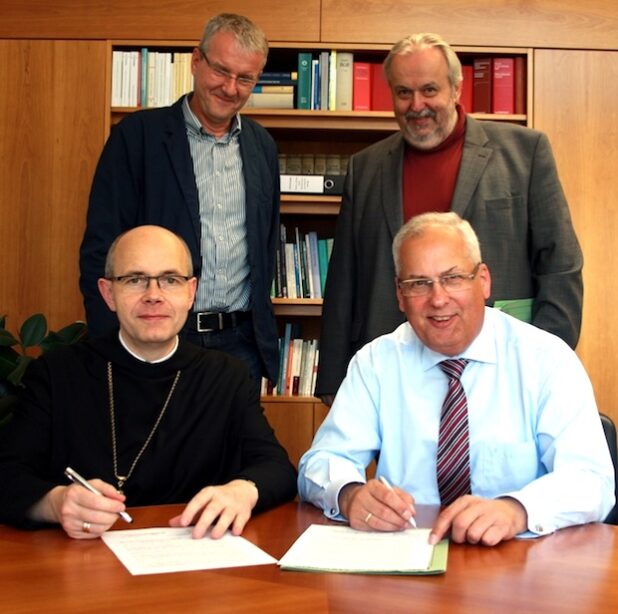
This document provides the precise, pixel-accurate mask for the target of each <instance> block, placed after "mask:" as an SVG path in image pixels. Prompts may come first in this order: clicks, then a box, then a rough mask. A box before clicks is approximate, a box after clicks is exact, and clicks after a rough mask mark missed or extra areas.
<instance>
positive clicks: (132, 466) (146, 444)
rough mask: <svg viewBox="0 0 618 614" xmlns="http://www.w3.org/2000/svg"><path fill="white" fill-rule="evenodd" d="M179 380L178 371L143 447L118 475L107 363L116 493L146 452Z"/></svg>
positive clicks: (114, 422) (110, 376) (110, 382)
mask: <svg viewBox="0 0 618 614" xmlns="http://www.w3.org/2000/svg"><path fill="white" fill-rule="evenodd" d="M179 379H180V370H178V371H177V372H176V377H175V378H174V382H173V383H172V387H171V388H170V391H169V393H168V395H167V399H165V403H164V404H163V407H162V408H161V412H160V413H159V417H158V418H157V420H156V422H155V423H154V426H153V427H152V429H151V431H150V433H149V435H148V437H147V438H146V441H145V442H144V445H143V446H142V448H141V450H140V451H139V452H138V453H137V456H136V457H135V459H134V460H133V463H132V464H131V466H130V467H129V471H128V472H127V474H126V475H118V454H117V447H116V420H115V410H114V382H113V378H112V363H111V362H108V363H107V384H108V389H109V414H110V418H111V423H112V455H113V462H114V476H115V477H116V480H117V481H118V491H119V492H121V493H122V487H123V486H124V484H125V482H126V481H127V480H128V479H129V478H130V477H131V474H132V473H133V470H134V469H135V465H137V461H139V459H140V458H141V456H142V454H143V453H144V450H146V448H147V447H148V444H149V443H150V440H151V439H152V437H153V436H154V434H155V432H156V430H157V428H158V427H159V424H160V422H161V420H162V419H163V415H164V414H165V411H166V409H167V406H168V405H169V403H170V399H171V398H172V395H173V394H174V390H175V388H176V384H177V383H178V380H179Z"/></svg>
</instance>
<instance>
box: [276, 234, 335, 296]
mask: <svg viewBox="0 0 618 614" xmlns="http://www.w3.org/2000/svg"><path fill="white" fill-rule="evenodd" d="M332 251H333V239H332V238H327V239H319V238H318V234H317V232H315V231H310V232H307V233H302V232H300V231H299V229H298V227H296V228H295V229H294V236H293V237H290V240H288V237H287V229H286V227H285V225H283V224H281V234H280V241H279V244H278V245H277V251H276V254H275V259H276V265H275V279H274V281H273V287H272V290H271V296H273V297H275V298H322V297H323V296H324V287H325V285H326V274H327V272H328V262H329V260H330V255H331V253H332Z"/></svg>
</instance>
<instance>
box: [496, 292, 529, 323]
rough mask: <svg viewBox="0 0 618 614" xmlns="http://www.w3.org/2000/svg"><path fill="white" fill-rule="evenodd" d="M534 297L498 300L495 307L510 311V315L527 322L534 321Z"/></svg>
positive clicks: (505, 311) (506, 311)
mask: <svg viewBox="0 0 618 614" xmlns="http://www.w3.org/2000/svg"><path fill="white" fill-rule="evenodd" d="M533 302H534V299H531V298H516V299H511V300H509V301H496V302H495V303H494V308H495V309H499V310H500V311H504V313H508V314H509V315H510V316H513V317H514V318H517V319H518V320H521V321H522V322H527V323H528V324H530V323H531V322H532V303H533Z"/></svg>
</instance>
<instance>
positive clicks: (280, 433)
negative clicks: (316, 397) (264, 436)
mask: <svg viewBox="0 0 618 614" xmlns="http://www.w3.org/2000/svg"><path fill="white" fill-rule="evenodd" d="M263 406H264V413H265V415H266V418H267V419H268V422H269V423H270V426H272V428H273V430H274V431H275V435H276V436H277V439H278V440H279V443H280V444H281V445H282V446H283V447H284V448H285V449H286V450H287V453H288V455H289V457H290V460H291V461H292V464H293V465H294V467H298V461H299V460H300V457H301V456H302V455H303V454H304V453H305V452H306V451H307V450H308V449H309V447H310V446H311V442H312V440H313V433H314V427H313V406H314V404H313V403H312V402H311V401H308V402H306V403H303V402H302V401H289V400H288V401H286V400H284V399H283V398H280V399H276V398H275V399H273V400H272V401H269V402H267V403H264V404H263Z"/></svg>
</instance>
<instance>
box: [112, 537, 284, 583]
mask: <svg viewBox="0 0 618 614" xmlns="http://www.w3.org/2000/svg"><path fill="white" fill-rule="evenodd" d="M191 530H192V528H191V527H187V528H174V527H169V528H168V527H165V528H163V527H162V528H156V529H129V530H125V531H107V533H103V535H102V537H101V539H102V540H103V541H104V542H105V544H106V545H107V547H108V548H109V549H110V550H111V551H112V552H113V553H114V554H115V555H116V556H117V557H118V558H119V559H120V562H121V563H122V564H123V565H124V566H125V567H126V568H127V569H128V570H129V571H130V572H131V573H132V574H133V575H134V576H139V575H144V574H155V573H171V572H175V571H192V570H195V569H219V568H223V567H244V566H247V565H269V564H272V563H276V562H277V559H274V558H273V557H272V556H270V555H269V554H267V553H266V552H264V551H263V550H260V548H258V547H257V546H255V545H253V544H252V543H251V542H250V541H247V540H246V539H244V538H243V537H240V536H238V537H237V536H234V535H232V534H231V533H226V534H225V535H224V536H223V537H222V538H221V539H211V538H210V537H208V536H206V537H204V538H203V539H193V538H192V537H191Z"/></svg>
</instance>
